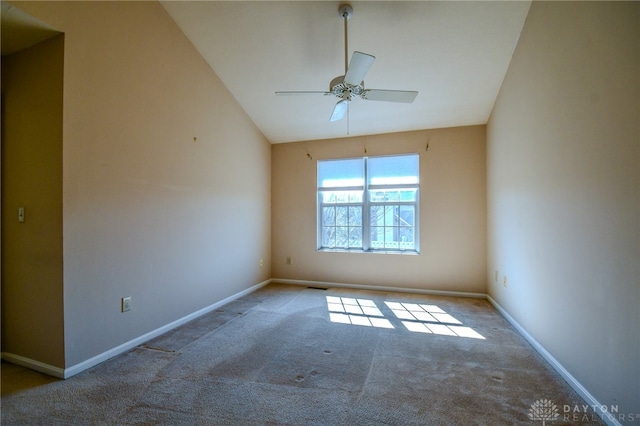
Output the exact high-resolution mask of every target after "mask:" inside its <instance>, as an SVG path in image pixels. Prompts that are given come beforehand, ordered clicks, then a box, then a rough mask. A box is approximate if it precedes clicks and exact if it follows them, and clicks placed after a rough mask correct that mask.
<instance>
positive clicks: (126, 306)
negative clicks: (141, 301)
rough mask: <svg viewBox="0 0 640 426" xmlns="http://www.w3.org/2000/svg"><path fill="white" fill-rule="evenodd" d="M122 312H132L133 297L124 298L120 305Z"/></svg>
mask: <svg viewBox="0 0 640 426" xmlns="http://www.w3.org/2000/svg"><path fill="white" fill-rule="evenodd" d="M120 306H121V311H122V312H128V311H130V310H131V297H123V298H122V300H121V303H120Z"/></svg>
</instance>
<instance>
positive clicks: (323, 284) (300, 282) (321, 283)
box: [271, 278, 487, 299]
mask: <svg viewBox="0 0 640 426" xmlns="http://www.w3.org/2000/svg"><path fill="white" fill-rule="evenodd" d="M271 282H274V283H282V284H295V285H303V286H309V287H339V288H355V289H359V290H378V291H397V292H400V293H416V294H432V295H436V296H454V297H472V298H476V299H486V298H487V295H486V294H484V293H470V292H465V291H444V290H425V289H420V288H407V287H389V286H381V285H365V284H347V283H333V282H326V281H308V280H291V279H286V278H272V279H271Z"/></svg>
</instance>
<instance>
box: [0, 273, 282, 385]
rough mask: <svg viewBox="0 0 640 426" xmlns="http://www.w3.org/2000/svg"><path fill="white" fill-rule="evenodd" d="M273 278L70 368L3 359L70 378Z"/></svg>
mask: <svg viewBox="0 0 640 426" xmlns="http://www.w3.org/2000/svg"><path fill="white" fill-rule="evenodd" d="M271 281H272V280H271V279H268V280H266V281H263V282H261V283H259V284H256V285H254V286H252V287H249V288H247V289H245V290H242V291H241V292H239V293H236V294H234V295H231V296H229V297H227V298H225V299H222V300H220V301H218V302H216V303H214V304H212V305H209V306H207V307H205V308H202V309H200V310H198V311H196V312H193V313H191V314H189V315H186V316H184V317H182V318H180V319H177V320H175V321H173V322H170V323H169V324H166V325H164V326H162V327H160V328H157V329H155V330H153V331H150V332H149V333H146V334H143V335H142V336H139V337H136V338H135V339H132V340H129V341H128V342H125V343H123V344H121V345H119V346H116V347H115V348H111V349H109V350H108V351H106V352H103V353H101V354H99V355H96V356H94V357H93V358H89V359H87V360H85V361H82V362H80V363H78V364H75V365H72V366H71V367H69V368H65V369H62V368H59V367H54V366H51V365H48V364H44V363H42V362H40V361H36V360H33V359H29V358H25V357H22V356H20V355H14V354H11V353H8V352H2V359H5V360H7V361H9V362H12V363H14V364H18V365H21V366H23V367H27V368H30V369H32V370H36V371H40V372H42V373H46V374H49V375H50V376H54V377H58V378H61V379H68V378H69V377H72V376H75V375H76V374H78V373H81V372H83V371H85V370H87V369H89V368H91V367H95V366H96V365H98V364H100V363H101V362H104V361H106V360H108V359H110V358H113V357H114V356H117V355H120V354H121V353H124V352H126V351H128V350H130V349H133V348H135V347H136V346H140V345H141V344H143V343H144V342H146V341H148V340H151V339H153V338H154V337H157V336H160V335H161V334H164V333H166V332H167V331H169V330H172V329H174V328H176V327H179V326H181V325H183V324H186V323H188V322H189V321H192V320H194V319H196V318H198V317H200V316H202V315H205V314H207V313H209V312H211V311H213V310H215V309H218V308H219V307H221V306H223V305H226V304H227V303H230V302H233V301H234V300H236V299H239V298H240V297H242V296H245V295H247V294H249V293H252V292H254V291H256V290H258V289H259V288H261V287H264V286H265V285H267V284H269V283H270V282H271Z"/></svg>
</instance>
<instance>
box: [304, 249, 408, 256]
mask: <svg viewBox="0 0 640 426" xmlns="http://www.w3.org/2000/svg"><path fill="white" fill-rule="evenodd" d="M316 251H317V252H318V253H361V254H398V255H405V256H406V255H408V256H417V255H419V254H420V252H419V251H412V250H361V249H327V248H322V249H316Z"/></svg>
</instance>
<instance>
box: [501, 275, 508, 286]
mask: <svg viewBox="0 0 640 426" xmlns="http://www.w3.org/2000/svg"><path fill="white" fill-rule="evenodd" d="M502 285H503V286H505V287H506V286H507V276H506V275H505V276H504V277H502Z"/></svg>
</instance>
